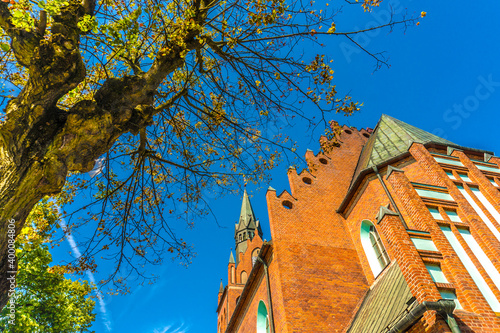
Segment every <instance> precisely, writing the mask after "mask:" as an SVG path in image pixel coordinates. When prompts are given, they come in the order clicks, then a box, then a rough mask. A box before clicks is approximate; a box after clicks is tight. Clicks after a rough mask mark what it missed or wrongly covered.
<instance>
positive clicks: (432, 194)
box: [415, 188, 453, 200]
mask: <svg viewBox="0 0 500 333" xmlns="http://www.w3.org/2000/svg"><path fill="white" fill-rule="evenodd" d="M415 190H416V191H417V193H418V195H420V196H421V197H427V198H433V199H442V200H453V198H452V197H451V195H449V194H448V193H446V192H437V191H432V190H424V189H421V188H417V189H415Z"/></svg>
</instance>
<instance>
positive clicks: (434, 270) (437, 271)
mask: <svg viewBox="0 0 500 333" xmlns="http://www.w3.org/2000/svg"><path fill="white" fill-rule="evenodd" d="M425 268H427V271H429V274H430V275H431V277H432V281H434V282H439V283H448V280H446V277H445V276H444V274H443V271H442V270H441V267H439V265H434V264H425Z"/></svg>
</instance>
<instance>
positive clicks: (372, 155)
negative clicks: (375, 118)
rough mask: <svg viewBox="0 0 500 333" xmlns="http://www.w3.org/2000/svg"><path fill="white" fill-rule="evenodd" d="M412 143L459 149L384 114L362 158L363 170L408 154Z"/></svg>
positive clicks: (452, 144) (453, 144)
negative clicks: (431, 143) (436, 144)
mask: <svg viewBox="0 0 500 333" xmlns="http://www.w3.org/2000/svg"><path fill="white" fill-rule="evenodd" d="M410 142H419V143H422V144H426V143H430V142H433V143H439V144H443V145H448V146H454V147H458V145H457V144H455V143H453V142H451V141H448V140H445V139H443V138H440V137H439V136H437V135H434V134H431V133H429V132H426V131H424V130H421V129H420V128H417V127H415V126H411V125H408V124H407V123H404V122H402V121H401V120H397V119H395V118H392V117H390V116H388V115H385V114H384V115H382V117H381V118H380V120H379V123H378V124H377V127H376V128H375V130H374V132H373V134H372V136H371V137H370V139H369V140H368V142H367V143H366V145H365V148H364V149H363V153H362V154H361V157H360V167H361V170H363V169H366V168H367V167H371V166H373V165H378V164H380V163H382V162H385V161H387V160H389V159H391V158H393V157H396V156H398V155H401V154H403V153H405V152H407V151H408V147H409V146H410Z"/></svg>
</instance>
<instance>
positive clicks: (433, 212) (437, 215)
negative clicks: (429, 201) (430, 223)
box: [427, 207, 443, 220]
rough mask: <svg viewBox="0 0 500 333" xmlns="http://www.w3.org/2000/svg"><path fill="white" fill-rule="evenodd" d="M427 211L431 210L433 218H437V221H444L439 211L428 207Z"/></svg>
mask: <svg viewBox="0 0 500 333" xmlns="http://www.w3.org/2000/svg"><path fill="white" fill-rule="evenodd" d="M427 209H429V212H430V213H431V215H432V217H433V218H435V219H436V220H442V219H443V217H442V216H441V214H439V210H438V209H437V208H432V207H427Z"/></svg>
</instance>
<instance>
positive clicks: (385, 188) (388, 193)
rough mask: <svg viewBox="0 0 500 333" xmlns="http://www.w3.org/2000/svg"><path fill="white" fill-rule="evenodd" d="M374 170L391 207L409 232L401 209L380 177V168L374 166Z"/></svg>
mask: <svg viewBox="0 0 500 333" xmlns="http://www.w3.org/2000/svg"><path fill="white" fill-rule="evenodd" d="M372 169H373V172H375V174H376V175H377V178H378V180H379V181H380V184H382V187H383V188H384V191H385V194H386V195H387V197H388V198H389V201H390V202H391V205H392V207H394V209H395V210H396V214H398V216H399V219H400V220H401V223H403V226H404V227H405V229H406V230H408V225H407V224H406V222H405V219H404V218H403V215H402V214H401V212H400V211H399V208H398V206H396V202H395V201H394V199H393V198H392V195H391V193H390V192H389V189H388V188H387V186H386V185H385V183H384V180H383V179H382V176H380V173H378V168H377V166H376V165H374V166H373V167H372Z"/></svg>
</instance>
